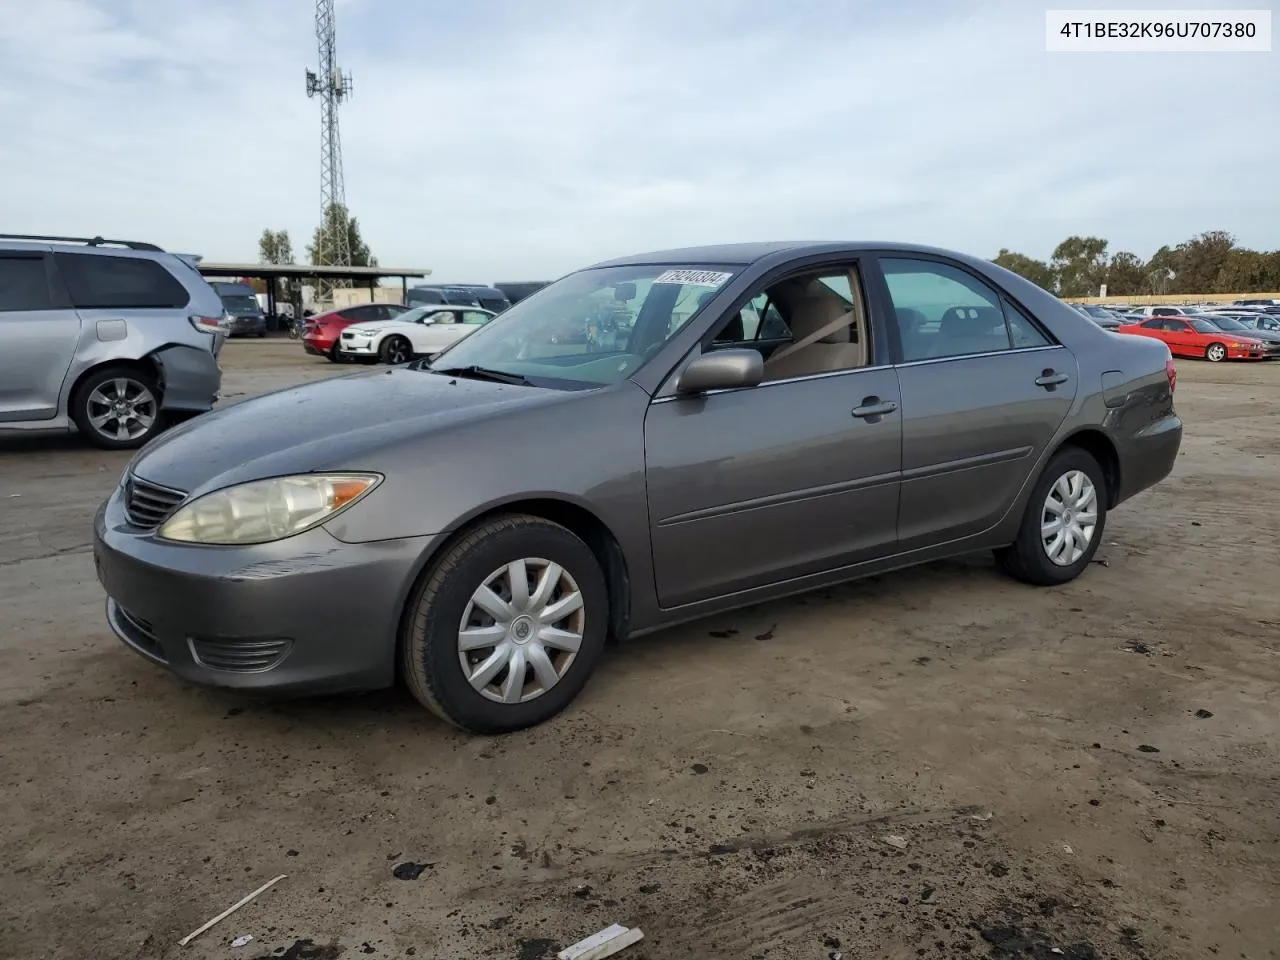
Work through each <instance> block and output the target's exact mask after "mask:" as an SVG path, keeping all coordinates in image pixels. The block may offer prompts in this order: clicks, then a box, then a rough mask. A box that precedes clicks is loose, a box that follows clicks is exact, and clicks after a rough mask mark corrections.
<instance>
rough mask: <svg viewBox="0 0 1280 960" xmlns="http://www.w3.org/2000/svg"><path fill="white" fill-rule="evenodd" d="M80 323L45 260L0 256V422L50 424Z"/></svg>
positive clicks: (42, 257)
mask: <svg viewBox="0 0 1280 960" xmlns="http://www.w3.org/2000/svg"><path fill="white" fill-rule="evenodd" d="M79 342H80V317H79V315H78V314H77V313H76V311H75V310H73V309H72V308H71V304H70V303H69V302H68V301H67V299H66V297H65V295H63V293H62V287H61V283H60V282H58V280H57V276H56V274H55V273H54V271H53V267H52V263H51V261H50V259H49V257H48V256H47V255H46V254H43V253H40V252H38V251H33V252H31V253H26V252H17V251H12V250H10V251H5V252H3V253H0V422H4V421H9V422H14V421H21V420H51V419H52V418H53V417H55V416H56V415H57V413H58V397H59V396H60V394H61V392H62V382H63V380H65V379H66V376H67V369H68V368H69V367H70V366H71V361H72V359H73V358H74V356H75V352H76V346H77V344H78V343H79Z"/></svg>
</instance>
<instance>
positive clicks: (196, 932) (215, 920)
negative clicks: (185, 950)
mask: <svg viewBox="0 0 1280 960" xmlns="http://www.w3.org/2000/svg"><path fill="white" fill-rule="evenodd" d="M285 876H286V875H285V874H283V873H282V874H280V876H278V877H276V878H275V879H274V880H268V881H267V882H266V883H264V884H263V885H262V886H260V887H259V888H258V889H257V890H255V891H253V893H251V894H249V895H248V896H247V897H245V898H244V899H243V900H241V901H240V902H239V903H237V904H235V905H234V906H231V907H228V908H227V909H226V910H223V911H222V912H221V913H220V914H218V915H217V916H216V917H214V918H213V919H212V920H210V921H209V922H208V923H206V924H205V925H204V926H203V927H198V928H196V929H195V930H192V931H191V932H190V933H188V934H187V935H186V936H185V937H183V938H182V939H181V940H179V941H178V946H180V947H185V946H186V945H187V944H188V943H190V942H191V941H192V940H194V939H195V938H196V937H198V936H200V934H202V933H204V932H205V931H206V930H208V929H209V928H210V927H212V926H213V925H214V924H216V923H221V922H222V921H223V920H225V919H227V917H229V916H231V915H232V914H233V913H235V912H236V911H237V910H239V909H240V908H241V907H243V906H244V905H245V904H246V903H248V902H249V901H250V900H252V899H253V898H254V897H256V896H258V894H260V893H265V892H266V891H267V890H270V889H271V888H272V887H274V886H275V885H276V884H277V883H279V882H280V881H281V880H283V879H284V878H285Z"/></svg>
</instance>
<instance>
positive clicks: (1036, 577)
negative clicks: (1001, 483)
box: [995, 446, 1109, 587]
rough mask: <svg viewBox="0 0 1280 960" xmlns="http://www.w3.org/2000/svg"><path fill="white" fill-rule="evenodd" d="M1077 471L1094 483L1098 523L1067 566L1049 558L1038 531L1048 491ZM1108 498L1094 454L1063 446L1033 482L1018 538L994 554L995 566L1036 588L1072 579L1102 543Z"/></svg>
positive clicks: (1079, 572)
mask: <svg viewBox="0 0 1280 960" xmlns="http://www.w3.org/2000/svg"><path fill="white" fill-rule="evenodd" d="M1077 470H1078V471H1080V472H1081V473H1083V474H1085V475H1086V476H1087V477H1088V478H1089V480H1090V482H1092V484H1093V488H1094V491H1095V496H1094V500H1095V503H1096V511H1097V520H1096V522H1095V523H1094V526H1093V536H1092V537H1091V538H1090V540H1089V544H1088V546H1087V547H1086V548H1085V550H1084V552H1083V553H1082V554H1081V555H1080V557H1079V558H1078V559H1077V560H1075V561H1074V562H1073V563H1071V564H1069V565H1059V564H1057V563H1054V562H1053V561H1052V560H1050V559H1049V556H1048V552H1047V550H1046V548H1045V546H1044V544H1043V543H1042V541H1041V535H1040V528H1041V524H1042V523H1043V520H1044V516H1045V512H1046V501H1047V500H1048V497H1049V491H1050V490H1051V489H1052V488H1053V486H1054V485H1055V484H1056V483H1057V482H1058V481H1059V480H1060V479H1062V478H1063V477H1064V476H1066V475H1067V474H1070V473H1072V472H1074V471H1077ZM1108 496H1109V491H1108V490H1107V482H1106V477H1105V476H1104V475H1103V472H1102V468H1101V467H1100V466H1099V465H1098V461H1097V460H1095V459H1094V458H1093V455H1092V454H1090V453H1088V452H1087V451H1085V450H1082V449H1081V448H1080V447H1074V446H1067V447H1063V448H1062V449H1061V450H1059V451H1058V452H1057V453H1056V454H1054V456H1053V458H1052V459H1051V460H1050V461H1049V463H1048V465H1047V466H1046V467H1045V468H1044V472H1043V473H1042V474H1041V475H1040V479H1039V480H1038V481H1037V482H1036V485H1035V489H1033V490H1032V491H1031V498H1030V499H1029V500H1028V501H1027V508H1026V513H1025V514H1023V517H1022V526H1021V527H1019V529H1018V539H1017V540H1015V541H1014V542H1013V543H1012V544H1010V545H1009V546H1007V547H1002V548H1000V549H999V550H997V551H995V555H996V562H997V564H999V566H1000V568H1001V569H1002V570H1003V571H1004V572H1005V573H1007V574H1008V575H1009V576H1011V577H1013V578H1014V579H1015V580H1021V581H1022V582H1023V583H1030V584H1034V585H1035V586H1039V587H1052V586H1057V585H1058V584H1062V583H1067V582H1069V581H1071V580H1074V579H1075V578H1076V577H1078V576H1080V574H1082V573H1083V572H1084V571H1085V569H1086V568H1087V567H1088V566H1089V563H1090V562H1091V561H1092V560H1093V555H1094V554H1095V553H1097V551H1098V545H1099V544H1100V543H1102V536H1103V533H1104V530H1105V527H1106V523H1107V499H1108Z"/></svg>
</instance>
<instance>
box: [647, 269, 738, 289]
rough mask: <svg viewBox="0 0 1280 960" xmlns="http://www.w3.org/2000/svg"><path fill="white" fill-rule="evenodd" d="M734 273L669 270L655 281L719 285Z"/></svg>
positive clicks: (708, 285)
mask: <svg viewBox="0 0 1280 960" xmlns="http://www.w3.org/2000/svg"><path fill="white" fill-rule="evenodd" d="M732 276H733V274H732V273H721V272H720V271H718V270H668V271H666V272H665V273H663V274H660V275H659V276H658V277H657V279H655V280H654V281H653V282H654V283H688V284H692V285H693V286H696V287H719V286H722V285H723V284H724V282H725V281H726V280H728V279H729V278H730V277H732Z"/></svg>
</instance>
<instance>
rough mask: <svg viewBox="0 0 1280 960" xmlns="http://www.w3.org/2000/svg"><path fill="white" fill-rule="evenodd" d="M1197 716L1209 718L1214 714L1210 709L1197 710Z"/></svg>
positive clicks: (1204, 718)
mask: <svg viewBox="0 0 1280 960" xmlns="http://www.w3.org/2000/svg"><path fill="white" fill-rule="evenodd" d="M1196 716H1197V717H1198V718H1199V719H1201V720H1208V719H1209V718H1210V717H1212V716H1213V712H1212V711H1210V710H1197V711H1196Z"/></svg>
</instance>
